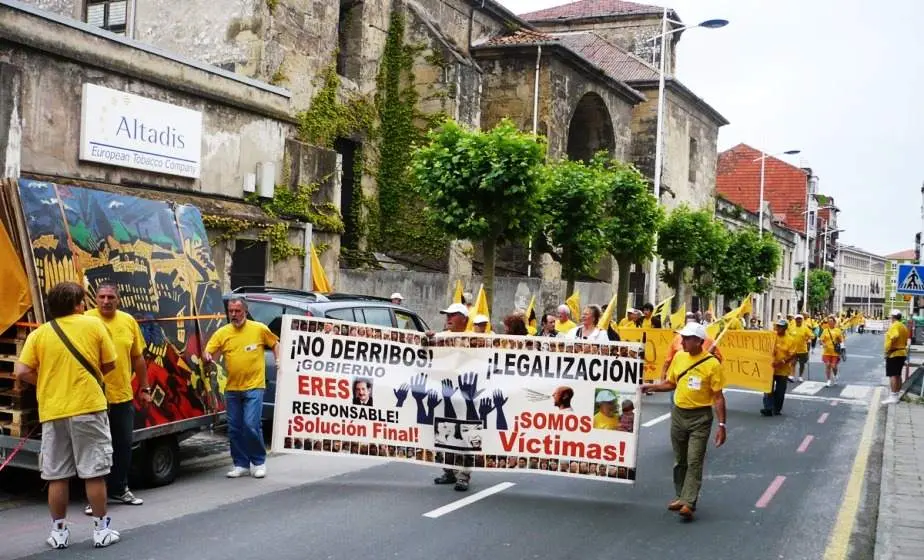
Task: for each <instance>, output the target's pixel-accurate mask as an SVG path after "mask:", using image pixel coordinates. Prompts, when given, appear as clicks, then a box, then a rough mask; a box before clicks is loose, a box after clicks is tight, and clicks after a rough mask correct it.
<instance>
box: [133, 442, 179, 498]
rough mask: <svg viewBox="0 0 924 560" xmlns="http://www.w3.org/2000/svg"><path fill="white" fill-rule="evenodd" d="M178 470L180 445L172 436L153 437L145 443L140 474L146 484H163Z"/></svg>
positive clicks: (172, 479)
mask: <svg viewBox="0 0 924 560" xmlns="http://www.w3.org/2000/svg"><path fill="white" fill-rule="evenodd" d="M179 470H180V446H179V444H178V443H177V441H176V438H175V437H173V436H165V437H160V438H157V439H154V440H152V441H150V442H148V443H147V444H146V445H145V453H144V462H143V464H142V474H143V476H144V480H145V482H147V484H148V486H150V487H155V486H165V485H167V484H170V483H171V482H173V481H174V479H176V475H177V472H179Z"/></svg>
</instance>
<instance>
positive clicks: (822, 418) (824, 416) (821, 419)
mask: <svg viewBox="0 0 924 560" xmlns="http://www.w3.org/2000/svg"><path fill="white" fill-rule="evenodd" d="M827 419H828V413H827V412H823V413H822V414H821V416H819V417H818V423H819V424H824V423H825V420H827Z"/></svg>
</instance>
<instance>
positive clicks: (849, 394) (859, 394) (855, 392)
mask: <svg viewBox="0 0 924 560" xmlns="http://www.w3.org/2000/svg"><path fill="white" fill-rule="evenodd" d="M872 391H873V388H872V387H870V386H868V385H847V386H846V387H844V390H843V391H841V397H843V398H845V399H855V400H865V399H867V398H869V395H870V393H872Z"/></svg>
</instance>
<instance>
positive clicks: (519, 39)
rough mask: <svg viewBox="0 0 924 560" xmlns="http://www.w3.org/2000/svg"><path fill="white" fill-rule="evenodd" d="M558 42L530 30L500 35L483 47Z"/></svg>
mask: <svg viewBox="0 0 924 560" xmlns="http://www.w3.org/2000/svg"><path fill="white" fill-rule="evenodd" d="M555 42H558V39H557V38H556V37H553V36H552V35H548V34H546V33H540V32H538V31H530V30H529V29H519V30H517V31H516V32H514V33H512V34H510V35H498V36H496V37H491V38H490V39H488V40H487V41H485V42H484V43H482V45H491V46H501V45H535V44H538V43H555Z"/></svg>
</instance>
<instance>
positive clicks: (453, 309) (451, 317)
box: [427, 303, 472, 492]
mask: <svg viewBox="0 0 924 560" xmlns="http://www.w3.org/2000/svg"><path fill="white" fill-rule="evenodd" d="M440 313H442V314H443V315H445V316H446V330H445V331H444V332H451V333H461V332H465V329H466V327H467V326H468V308H467V307H465V306H464V305H462V304H461V303H454V304H452V305H450V306H449V307H447V308H446V309H443V310H441V311H440ZM433 336H434V333H432V332H428V333H427V337H429V338H433ZM471 480H472V471H471V469H469V468H467V467H463V468H461V469H458V470H456V469H443V474H442V475H441V476H438V477H436V478H434V479H433V483H434V484H453V485H454V486H453V488H455V490H456V491H457V492H465V491H466V490H468V485H469V483H470V482H471Z"/></svg>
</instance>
